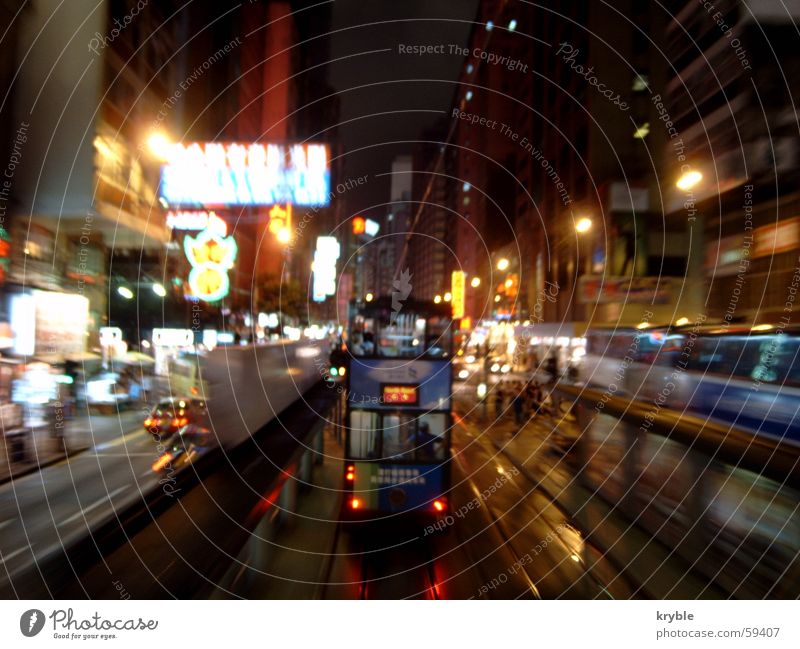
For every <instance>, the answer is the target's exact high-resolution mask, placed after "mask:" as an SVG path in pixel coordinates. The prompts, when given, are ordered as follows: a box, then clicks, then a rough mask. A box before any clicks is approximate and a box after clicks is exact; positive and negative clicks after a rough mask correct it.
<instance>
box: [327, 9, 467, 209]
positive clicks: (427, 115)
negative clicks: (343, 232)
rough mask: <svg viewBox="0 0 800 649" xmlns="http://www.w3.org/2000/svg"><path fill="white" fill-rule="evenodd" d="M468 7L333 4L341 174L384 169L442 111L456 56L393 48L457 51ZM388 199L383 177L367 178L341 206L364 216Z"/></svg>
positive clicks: (459, 58)
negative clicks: (436, 46)
mask: <svg viewBox="0 0 800 649" xmlns="http://www.w3.org/2000/svg"><path fill="white" fill-rule="evenodd" d="M476 8H477V2H476V0H466V1H462V0H459V1H457V2H453V0H412V1H409V2H402V3H399V2H391V1H381V2H369V3H365V2H359V1H352V0H350V1H347V2H336V4H335V6H334V10H333V24H332V26H331V32H332V34H331V59H340V60H339V61H337V62H335V63H332V64H331V66H330V72H331V75H330V81H331V83H332V84H333V86H334V87H335V88H336V90H337V91H338V92H339V93H340V101H341V120H342V124H341V126H340V128H339V137H340V139H341V141H342V143H343V149H344V152H345V155H346V160H345V176H346V177H347V176H358V175H363V174H365V173H369V174H372V173H381V172H387V171H389V170H390V169H391V161H392V158H393V157H394V156H396V155H401V154H409V153H411V150H412V147H413V144H412V143H411V142H409V141H410V140H416V139H418V137H419V135H420V133H421V131H422V130H423V129H424V128H426V127H429V126H431V125H432V124H433V122H435V121H436V119H437V118H440V117H441V116H442V115H443V114H444V113H446V112H447V110H448V108H449V107H450V104H451V99H452V96H453V92H454V91H455V88H456V83H455V80H456V79H457V77H458V73H459V69H460V66H461V65H462V64H463V60H464V59H463V57H462V56H458V55H455V54H452V55H450V54H444V55H426V56H413V55H410V54H399V53H398V44H400V43H402V44H408V45H414V44H417V45H423V44H425V45H427V44H431V43H444V44H451V43H452V44H458V45H461V46H463V45H464V44H465V43H466V40H467V36H468V35H469V32H470V29H471V25H472V20H473V19H474V17H475V14H476ZM387 49H388V50H389V51H385V52H379V53H374V54H367V55H358V54H360V53H363V52H369V51H373V50H387ZM447 49H448V48H445V51H446V50H447ZM353 55H357V56H353ZM343 57H348V58H343ZM428 80H430V81H428ZM367 84H375V85H371V86H368V85H367ZM359 86H367V87H362V88H358V87H359ZM356 88H357V89H356ZM409 111H412V112H409ZM403 140H405V141H406V142H402V141H403ZM392 142H397V143H396V144H391V143H392ZM364 147H366V148H364ZM358 149H363V150H360V151H359V150H358ZM388 200H389V179H388V177H383V180H381V179H380V178H379V179H374V181H373V180H370V182H369V184H368V187H365V188H364V189H363V190H362V191H359V193H358V197H357V202H358V203H359V204H349V209H351V210H358V211H364V210H365V208H367V207H369V206H370V205H373V204H380V203H384V202H386V201H388ZM362 201H363V204H361V203H362ZM384 211H385V208H383V207H378V208H376V211H375V213H376V214H382V213H383V212H384Z"/></svg>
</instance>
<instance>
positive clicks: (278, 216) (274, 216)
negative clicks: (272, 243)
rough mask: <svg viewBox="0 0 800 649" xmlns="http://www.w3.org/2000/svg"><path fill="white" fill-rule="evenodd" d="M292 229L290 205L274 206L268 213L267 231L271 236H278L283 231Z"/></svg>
mask: <svg viewBox="0 0 800 649" xmlns="http://www.w3.org/2000/svg"><path fill="white" fill-rule="evenodd" d="M291 228H292V204H291V203H288V204H287V205H286V207H281V206H280V205H276V206H275V207H273V208H272V209H271V210H270V211H269V231H270V232H271V233H272V234H275V235H279V234H280V233H281V231H283V230H291Z"/></svg>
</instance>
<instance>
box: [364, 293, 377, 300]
mask: <svg viewBox="0 0 800 649" xmlns="http://www.w3.org/2000/svg"><path fill="white" fill-rule="evenodd" d="M364 299H365V300H366V301H367V302H372V300H374V299H375V296H374V295H373V294H372V293H367V294H366V295H365V296H364Z"/></svg>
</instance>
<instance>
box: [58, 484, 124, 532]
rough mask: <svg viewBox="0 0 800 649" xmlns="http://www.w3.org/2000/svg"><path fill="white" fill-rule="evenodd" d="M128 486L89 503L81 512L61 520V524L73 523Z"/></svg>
mask: <svg viewBox="0 0 800 649" xmlns="http://www.w3.org/2000/svg"><path fill="white" fill-rule="evenodd" d="M127 488H128V487H120V488H119V489H114V491H112V492H111V493H110V494H108V495H107V496H103V497H102V498H101V499H100V500H97V501H95V502H93V503H92V504H91V505H89V506H88V507H85V508H84V509H81V510H80V511H79V512H77V513H76V514H73V515H72V516H70V517H69V518H67V519H66V520H63V521H61V522H60V523H59V525H66V524H67V523H71V522H72V521H76V520H78V519H79V518H80V517H81V516H85V515H86V513H87V512H89V511H91V510H92V509H94V508H95V507H99V506H100V505H102V504H103V503H106V502H110V501H111V499H112V498H113V497H114V496H116V495H117V494H118V493H122V492H123V491H125V490H126V489H127Z"/></svg>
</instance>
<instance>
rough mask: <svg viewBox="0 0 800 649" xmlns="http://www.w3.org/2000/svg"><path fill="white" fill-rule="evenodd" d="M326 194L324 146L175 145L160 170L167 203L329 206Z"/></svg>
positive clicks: (326, 166) (327, 164) (327, 181)
mask: <svg viewBox="0 0 800 649" xmlns="http://www.w3.org/2000/svg"><path fill="white" fill-rule="evenodd" d="M329 194H330V167H329V155H328V147H327V146H326V145H324V144H288V145H287V144H255V143H244V144H243V143H235V142H233V143H231V142H228V143H222V142H193V143H190V144H174V145H172V146H171V147H170V151H169V155H168V158H167V164H165V165H164V166H163V167H162V168H161V196H162V198H164V199H165V200H166V201H167V202H168V203H169V204H170V205H276V204H282V203H292V204H294V205H327V204H328V202H329V198H330V196H329Z"/></svg>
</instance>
